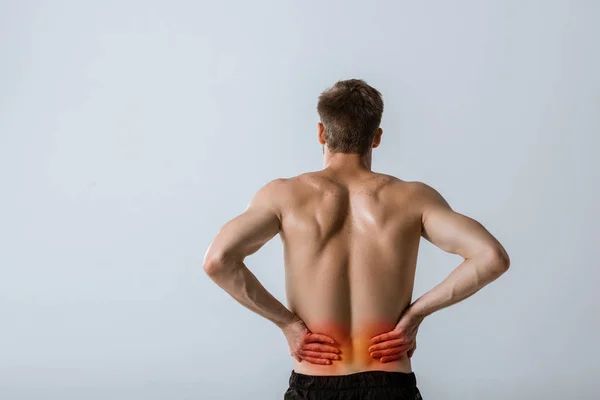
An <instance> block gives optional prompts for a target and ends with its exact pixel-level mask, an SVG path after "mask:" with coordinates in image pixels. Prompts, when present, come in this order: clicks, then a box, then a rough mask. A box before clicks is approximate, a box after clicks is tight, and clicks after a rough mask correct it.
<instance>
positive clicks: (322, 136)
mask: <svg viewBox="0 0 600 400" xmlns="http://www.w3.org/2000/svg"><path fill="white" fill-rule="evenodd" d="M317 133H318V135H319V143H321V144H322V145H324V144H325V143H326V141H325V126H324V125H323V124H322V123H320V122H319V123H318V124H317Z"/></svg>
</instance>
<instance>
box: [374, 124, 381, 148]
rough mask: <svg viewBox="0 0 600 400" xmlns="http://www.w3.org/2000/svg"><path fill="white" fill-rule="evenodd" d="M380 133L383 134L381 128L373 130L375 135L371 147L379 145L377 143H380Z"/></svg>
mask: <svg viewBox="0 0 600 400" xmlns="http://www.w3.org/2000/svg"><path fill="white" fill-rule="evenodd" d="M381 135H383V129H381V128H377V132H375V137H373V148H375V147H377V146H379V143H381Z"/></svg>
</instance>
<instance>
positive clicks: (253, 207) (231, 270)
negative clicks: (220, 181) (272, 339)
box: [204, 181, 295, 328]
mask: <svg viewBox="0 0 600 400" xmlns="http://www.w3.org/2000/svg"><path fill="white" fill-rule="evenodd" d="M277 184H278V182H277V181H273V182H271V183H269V184H267V185H265V186H264V187H263V188H262V189H261V190H259V191H258V193H256V195H255V196H254V198H253V199H252V201H251V202H250V204H249V206H248V208H247V209H246V210H245V211H244V212H243V213H242V214H241V215H239V216H237V217H235V218H234V219H232V220H231V221H229V222H227V223H226V224H225V225H224V226H223V227H222V228H221V230H220V231H219V233H218V234H217V236H216V237H215V239H214V240H213V242H212V244H211V245H210V247H209V248H208V250H207V252H206V255H205V257H204V271H205V272H206V273H207V274H208V276H209V277H210V278H211V279H212V280H213V281H214V282H215V283H216V284H217V285H219V286H220V287H221V288H222V289H224V290H225V291H226V292H227V293H229V295H231V296H232V297H233V298H234V299H235V300H237V301H238V302H239V303H240V304H242V305H243V306H244V307H246V308H248V309H249V310H252V311H254V312H255V313H257V314H259V315H261V316H263V317H265V318H267V319H268V320H270V321H271V322H273V323H274V324H276V325H277V326H278V327H280V328H283V327H285V326H287V325H288V324H290V323H291V322H293V321H294V318H295V316H294V314H293V313H292V312H291V311H290V310H288V309H287V308H286V307H285V306H284V305H283V304H281V302H279V301H278V300H277V299H276V298H275V297H274V296H273V295H271V294H270V293H269V292H268V291H267V290H266V289H265V287H264V286H263V285H262V284H261V283H260V282H259V281H258V279H257V278H256V276H255V275H254V274H253V273H252V272H250V270H249V269H248V268H247V267H246V265H245V264H244V259H245V258H246V257H247V256H249V255H250V254H253V253H255V252H256V251H258V249H260V248H261V247H262V246H263V245H264V244H265V243H266V242H268V241H269V240H270V239H271V238H273V237H274V236H275V235H277V233H278V232H279V230H280V215H279V211H278V210H277V206H276V204H275V200H274V199H275V195H276V193H275V191H276V189H277V187H276V186H277Z"/></svg>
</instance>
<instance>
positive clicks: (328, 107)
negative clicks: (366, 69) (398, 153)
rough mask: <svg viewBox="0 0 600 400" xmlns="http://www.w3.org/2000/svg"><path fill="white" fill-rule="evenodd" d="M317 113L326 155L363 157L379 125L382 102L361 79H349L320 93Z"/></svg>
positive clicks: (376, 93)
mask: <svg viewBox="0 0 600 400" xmlns="http://www.w3.org/2000/svg"><path fill="white" fill-rule="evenodd" d="M317 111H318V113H319V116H320V117H321V123H322V124H323V125H324V126H325V141H326V142H327V147H328V148H329V151H331V152H332V153H360V154H365V153H366V152H367V151H368V150H369V148H370V147H371V144H372V142H373V138H374V136H375V132H376V131H377V128H379V124H380V123H381V116H382V114H383V99H382V97H381V93H379V91H377V89H375V88H373V87H371V86H369V85H368V84H367V83H366V82H365V81H363V80H362V79H348V80H345V81H338V82H336V83H335V85H333V87H331V88H330V89H327V90H325V91H324V92H323V93H321V95H320V96H319V103H318V104H317Z"/></svg>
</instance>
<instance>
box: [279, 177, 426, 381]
mask: <svg viewBox="0 0 600 400" xmlns="http://www.w3.org/2000/svg"><path fill="white" fill-rule="evenodd" d="M283 188H284V190H283V191H282V192H281V197H280V198H279V199H277V204H278V205H279V207H280V210H279V211H280V215H281V224H282V226H281V228H282V229H281V239H282V242H283V245H284V256H285V269H286V294H287V300H288V307H289V309H290V310H291V311H292V312H294V313H296V314H297V315H298V316H299V317H300V318H301V319H302V320H303V321H304V322H305V323H306V325H307V326H308V328H309V329H310V330H311V331H312V332H314V333H324V334H327V335H329V336H331V337H333V338H335V339H336V340H337V341H338V343H339V344H340V348H341V350H342V354H341V358H342V359H341V360H336V361H334V362H333V364H332V365H323V366H320V365H314V364H310V363H308V362H306V361H304V362H301V363H299V362H297V361H295V365H294V370H295V371H296V372H299V373H303V374H309V375H342V374H350V373H355V372H360V371H369V370H383V371H400V372H410V371H411V365H410V360H409V358H408V357H407V356H406V355H404V356H403V357H402V358H400V359H399V360H397V361H393V362H389V363H382V362H380V361H379V360H377V359H373V358H371V357H370V355H369V351H368V348H369V346H370V345H371V343H370V340H371V338H372V337H373V336H375V335H377V334H381V333H384V332H387V331H390V330H392V329H393V328H394V326H395V325H396V323H397V322H398V319H399V317H400V314H401V313H402V311H403V310H404V309H405V308H406V307H407V306H408V305H409V304H410V302H411V296H412V289H413V283H414V274H415V266H416V260H417V252H418V247H419V241H420V235H421V212H422V211H421V209H420V206H419V203H420V202H419V199H418V195H417V191H416V190H415V186H414V184H413V183H411V182H404V181H401V180H399V179H397V178H394V177H391V176H388V175H383V174H377V173H373V172H368V171H354V172H345V173H343V174H340V173H335V172H332V171H329V170H327V169H325V170H323V171H318V172H311V173H307V174H303V175H299V176H297V177H294V178H290V179H287V180H285V183H284V185H283Z"/></svg>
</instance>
